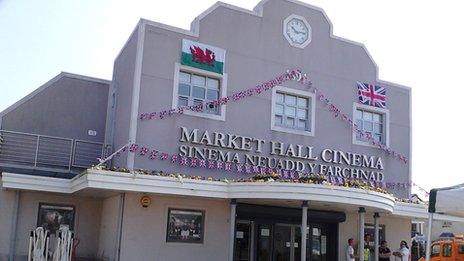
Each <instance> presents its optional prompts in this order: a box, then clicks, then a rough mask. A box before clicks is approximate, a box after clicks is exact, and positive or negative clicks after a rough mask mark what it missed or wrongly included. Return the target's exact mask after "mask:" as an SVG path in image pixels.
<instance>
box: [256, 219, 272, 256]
mask: <svg viewBox="0 0 464 261" xmlns="http://www.w3.org/2000/svg"><path fill="white" fill-rule="evenodd" d="M271 232H272V225H270V224H258V225H257V226H256V234H257V240H256V261H271V258H272V234H271Z"/></svg>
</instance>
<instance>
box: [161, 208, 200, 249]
mask: <svg viewBox="0 0 464 261" xmlns="http://www.w3.org/2000/svg"><path fill="white" fill-rule="evenodd" d="M204 216H205V212H204V211H202V210H188V209H171V208H170V209H169V210H168V224H167V226H168V227H167V232H166V242H179V243H203V233H204V220H205V219H204Z"/></svg>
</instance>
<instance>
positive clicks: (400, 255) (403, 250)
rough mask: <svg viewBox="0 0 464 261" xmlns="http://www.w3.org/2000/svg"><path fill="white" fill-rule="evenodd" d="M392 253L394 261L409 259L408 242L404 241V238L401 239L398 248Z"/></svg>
mask: <svg viewBox="0 0 464 261" xmlns="http://www.w3.org/2000/svg"><path fill="white" fill-rule="evenodd" d="M393 255H394V256H395V260H396V261H409V257H410V252H409V247H408V243H406V241H404V240H403V241H401V243H400V249H398V250H397V251H395V252H393Z"/></svg>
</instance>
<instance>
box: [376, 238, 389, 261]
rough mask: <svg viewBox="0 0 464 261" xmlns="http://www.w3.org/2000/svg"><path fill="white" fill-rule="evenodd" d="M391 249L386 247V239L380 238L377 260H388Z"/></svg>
mask: <svg viewBox="0 0 464 261" xmlns="http://www.w3.org/2000/svg"><path fill="white" fill-rule="evenodd" d="M390 256H391V251H390V248H388V244H387V241H385V240H382V242H380V246H379V261H390Z"/></svg>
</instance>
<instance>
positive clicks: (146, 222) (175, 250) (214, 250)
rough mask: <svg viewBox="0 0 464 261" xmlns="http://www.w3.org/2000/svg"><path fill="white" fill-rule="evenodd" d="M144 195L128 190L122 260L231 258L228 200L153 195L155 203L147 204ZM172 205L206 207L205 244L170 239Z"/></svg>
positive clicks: (161, 260) (184, 260) (187, 260)
mask: <svg viewBox="0 0 464 261" xmlns="http://www.w3.org/2000/svg"><path fill="white" fill-rule="evenodd" d="M140 196H141V195H140V194H126V200H125V208H124V221H123V222H124V223H123V236H122V243H121V259H120V260H138V261H145V260H147V261H148V260H154V261H173V260H183V261H198V260H202V261H219V260H227V256H228V242H229V230H228V228H229V224H228V218H229V213H230V211H229V209H230V208H229V203H228V202H227V201H225V200H223V201H219V200H208V199H192V198H180V197H179V198H175V197H162V196H156V195H151V199H152V203H151V205H150V206H149V207H148V208H143V207H142V206H140V203H139V200H140ZM170 207H174V208H183V209H201V210H204V211H205V222H204V224H205V228H204V242H203V244H185V243H167V242H166V228H167V213H168V212H167V211H168V208H170Z"/></svg>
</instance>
